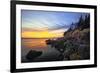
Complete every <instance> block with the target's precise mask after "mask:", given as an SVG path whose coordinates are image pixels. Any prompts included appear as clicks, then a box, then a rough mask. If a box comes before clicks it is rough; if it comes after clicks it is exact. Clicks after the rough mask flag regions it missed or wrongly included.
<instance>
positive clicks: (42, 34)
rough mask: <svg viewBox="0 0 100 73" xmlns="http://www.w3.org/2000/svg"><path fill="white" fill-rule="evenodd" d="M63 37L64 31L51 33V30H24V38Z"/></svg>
mask: <svg viewBox="0 0 100 73" xmlns="http://www.w3.org/2000/svg"><path fill="white" fill-rule="evenodd" d="M55 37H63V33H51V32H49V31H33V32H32V31H24V32H22V38H55Z"/></svg>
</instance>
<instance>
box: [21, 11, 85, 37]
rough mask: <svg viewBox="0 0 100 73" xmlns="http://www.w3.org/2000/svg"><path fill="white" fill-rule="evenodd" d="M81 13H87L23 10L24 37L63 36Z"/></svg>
mask: <svg viewBox="0 0 100 73" xmlns="http://www.w3.org/2000/svg"><path fill="white" fill-rule="evenodd" d="M81 15H83V16H84V15H86V13H75V12H53V11H36V10H35V11H34V10H21V20H22V21H21V23H22V38H54V37H63V33H64V32H65V31H67V30H68V28H69V26H70V25H71V23H72V22H77V21H78V20H79V17H80V16H81Z"/></svg>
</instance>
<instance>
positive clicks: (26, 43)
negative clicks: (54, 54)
mask: <svg viewBox="0 0 100 73" xmlns="http://www.w3.org/2000/svg"><path fill="white" fill-rule="evenodd" d="M46 40H47V39H22V47H24V48H29V49H46V46H47V45H46V42H45V41H46Z"/></svg>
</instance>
